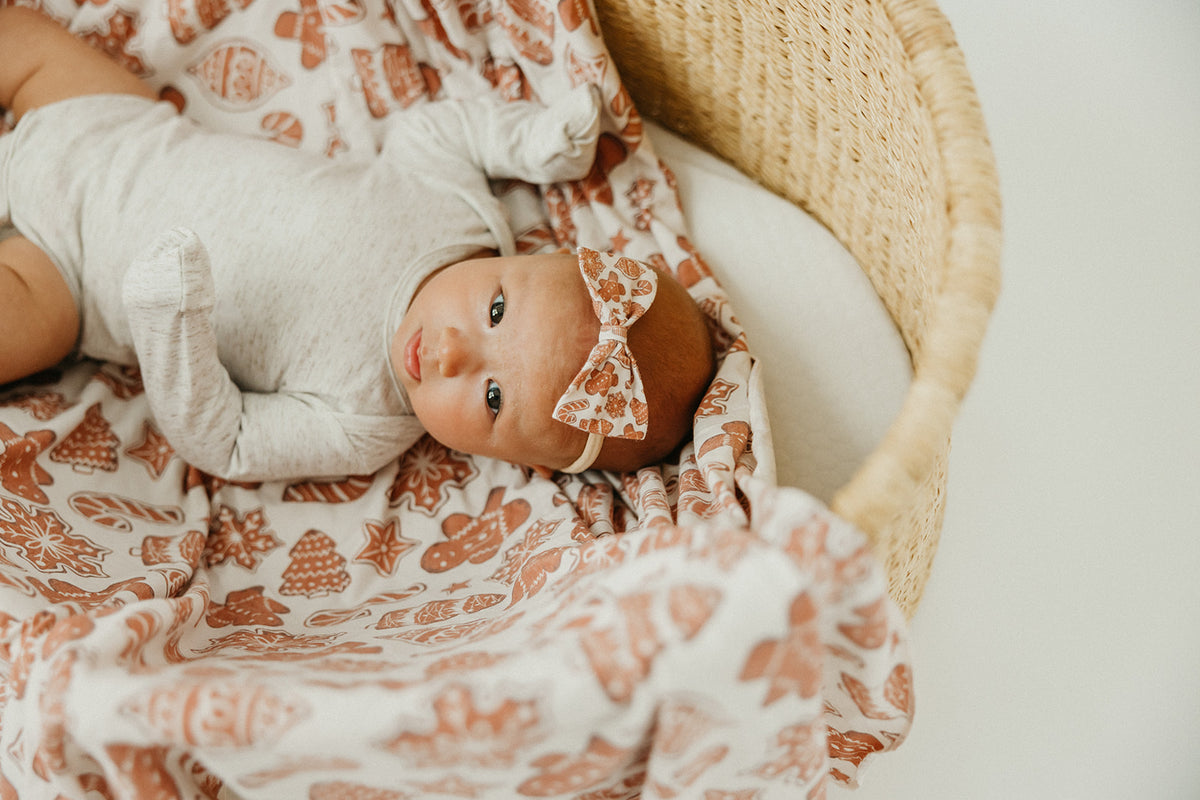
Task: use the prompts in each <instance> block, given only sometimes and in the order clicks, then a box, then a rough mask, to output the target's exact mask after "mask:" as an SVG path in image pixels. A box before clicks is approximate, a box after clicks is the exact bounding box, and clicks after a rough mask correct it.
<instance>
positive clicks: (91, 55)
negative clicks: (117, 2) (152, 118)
mask: <svg viewBox="0 0 1200 800" xmlns="http://www.w3.org/2000/svg"><path fill="white" fill-rule="evenodd" d="M0 53H2V54H3V55H0V107H3V108H7V109H9V110H10V111H12V112H13V114H14V115H16V117H17V119H20V118H21V116H22V115H24V113H25V112H26V111H29V110H30V109H33V108H37V107H38V106H43V105H46V104H47V103H53V102H54V101H56V100H66V99H68V98H70V97H78V96H80V95H86V94H111V93H116V94H136V95H142V96H143V97H149V98H151V99H153V98H154V96H155V95H154V92H153V91H152V90H151V89H150V87H149V86H148V85H147V84H146V83H144V82H143V81H142V80H141V79H140V78H138V77H137V76H136V75H134V74H133V73H131V72H129V71H128V70H126V69H125V68H124V67H122V66H121V65H119V64H117V63H116V62H115V61H113V60H111V59H110V58H108V56H106V55H104V54H103V53H101V52H100V51H99V50H96V49H95V48H93V47H91V46H89V45H87V44H84V43H83V42H81V41H80V40H79V39H76V38H75V37H74V36H72V35H71V34H70V33H68V32H67V31H66V30H65V29H64V28H62V27H61V26H60V25H58V24H57V23H56V22H54V21H53V20H51V19H49V18H48V17H46V16H44V15H43V14H41V13H39V12H37V11H33V10H31V9H28V8H22V7H16V6H9V7H5V8H0Z"/></svg>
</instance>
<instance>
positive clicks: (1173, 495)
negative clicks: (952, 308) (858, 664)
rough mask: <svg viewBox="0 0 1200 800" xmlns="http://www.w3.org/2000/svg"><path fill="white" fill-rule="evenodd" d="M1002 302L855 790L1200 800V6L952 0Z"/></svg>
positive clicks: (1036, 799) (870, 794) (947, 0)
mask: <svg viewBox="0 0 1200 800" xmlns="http://www.w3.org/2000/svg"><path fill="white" fill-rule="evenodd" d="M941 7H942V10H943V11H944V12H945V13H946V15H947V16H948V17H949V19H950V22H951V24H952V25H953V26H954V29H955V32H956V35H957V38H958V41H959V44H960V45H961V46H962V48H963V51H964V52H965V54H966V58H967V64H968V67H969V68H970V70H971V73H972V76H973V78H974V80H975V85H976V88H977V90H978V93H979V96H980V99H981V101H982V103H983V108H984V113H985V115H986V119H987V122H988V128H989V132H990V135H991V139H992V143H993V147H994V149H995V153H996V157H997V160H998V163H999V169H1000V179H1001V187H1002V193H1003V197H1004V222H1005V245H1004V259H1003V265H1004V273H1005V277H1004V280H1005V288H1004V292H1003V294H1002V296H1001V300H1000V304H999V306H998V308H997V311H996V315H995V317H994V321H993V326H992V328H991V329H990V331H989V334H988V340H987V342H986V345H985V347H984V352H983V355H982V359H981V365H980V372H979V376H978V379H977V382H976V384H975V386H974V387H973V389H972V392H971V394H970V395H969V397H968V399H967V402H966V405H965V408H964V410H963V413H962V416H961V417H960V419H959V422H958V424H957V426H956V429H955V446H954V452H953V455H952V457H951V467H950V468H951V473H950V486H949V495H948V505H947V513H946V523H945V528H944V531H943V535H942V543H941V547H940V549H939V552H938V555H937V560H936V563H935V566H934V572H933V576H932V578H931V580H930V582H929V585H928V589H927V591H926V595H925V599H924V602H923V604H922V605H921V607H920V608H919V609H918V612H917V615H916V619H915V621H914V625H913V640H914V646H915V651H916V652H915V678H916V692H917V694H916V701H917V713H916V722H915V725H914V728H913V731H912V734H911V735H910V737H909V739H908V741H907V742H906V743H905V744H904V745H903V746H902V747H901V748H900V749H899V750H898V751H896V752H895V753H893V754H890V755H888V756H886V757H884V758H882V759H881V760H880V761H879V762H878V763H876V764H875V765H874V766H873V768H872V770H871V771H870V772H869V773H868V774H867V775H866V781H865V784H864V786H863V788H862V789H860V790H859V791H858V792H856V793H854V794H849V793H845V792H842V791H834V792H832V793H831V796H832V797H836V798H848V797H855V798H860V800H876V799H879V798H889V799H890V800H896V799H899V800H907V799H908V798H934V799H935V800H941V799H942V798H970V799H972V800H974V799H975V798H997V799H999V798H1004V799H1005V800H1008V799H1009V798H1019V799H1020V800H1042V799H1043V798H1045V800H1051V799H1053V800H1063V799H1064V798H1080V799H1081V800H1107V798H1113V799H1114V800H1116V798H1121V799H1122V800H1124V799H1125V798H1151V799H1153V800H1159V799H1160V798H1164V799H1167V800H1174V799H1175V798H1180V799H1181V800H1194V799H1195V798H1200V2H1198V1H1197V0H1148V2H1144V3H1142V2H1139V3H1134V2H1129V0H1056V2H1043V0H1037V2H1034V1H1033V0H1006V1H1005V2H983V0H942V1H941Z"/></svg>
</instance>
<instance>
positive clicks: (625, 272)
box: [554, 247, 658, 472]
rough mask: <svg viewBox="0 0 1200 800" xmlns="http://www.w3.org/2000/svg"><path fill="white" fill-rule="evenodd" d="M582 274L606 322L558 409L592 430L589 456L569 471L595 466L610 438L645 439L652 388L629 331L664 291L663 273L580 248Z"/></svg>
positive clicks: (602, 322) (557, 415)
mask: <svg viewBox="0 0 1200 800" xmlns="http://www.w3.org/2000/svg"><path fill="white" fill-rule="evenodd" d="M579 271H580V273H582V275H583V283H584V285H585V286H587V290H588V294H590V295H591V297H592V309H593V310H594V311H595V312H596V317H597V319H599V320H600V340H599V341H598V342H597V343H596V346H595V347H593V348H592V352H591V353H590V354H589V355H588V359H587V362H586V363H585V364H584V365H583V369H581V370H580V371H579V374H577V375H576V376H575V379H574V380H573V381H571V385H570V386H569V387H567V391H566V392H565V393H564V394H563V396H562V397H560V398H559V399H558V405H556V406H555V407H554V418H555V419H557V420H559V421H561V422H565V423H567V424H568V425H571V426H572V427H575V428H579V429H580V430H581V431H586V432H587V434H588V440H587V444H586V445H585V446H584V448H583V453H582V454H581V455H580V456H579V458H577V459H575V462H574V463H573V464H571V465H570V466H569V467H567V468H566V469H564V470H562V471H563V472H583V471H584V470H585V469H587V468H588V467H590V466H591V465H592V462H594V461H595V460H596V456H598V455H599V454H600V448H601V447H602V446H603V445H604V437H606V436H611V437H614V438H619V439H643V438H645V436H646V429H647V427H648V423H649V419H650V413H649V411H650V409H649V405H648V404H647V403H646V390H645V388H644V387H643V386H642V376H641V373H640V372H639V371H638V366H637V361H636V360H635V359H634V357H633V353H632V352H631V351H630V349H629V327H630V326H631V325H633V323H635V322H637V321H638V319H640V318H641V316H642V315H643V314H645V313H646V310H647V309H648V308H650V304H651V303H653V302H654V296H655V294H656V293H657V292H658V273H656V272H655V271H654V270H653V269H651V268H650V267H648V266H646V265H645V264H642V263H640V262H638V261H634V260H633V259H632V258H626V257H624V256H617V255H612V254H610V253H600V252H597V251H595V250H590V249H588V248H586V247H581V248H579Z"/></svg>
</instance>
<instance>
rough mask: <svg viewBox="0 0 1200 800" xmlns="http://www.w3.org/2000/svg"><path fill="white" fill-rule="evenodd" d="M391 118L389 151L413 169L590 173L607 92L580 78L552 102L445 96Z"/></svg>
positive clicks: (530, 177)
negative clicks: (602, 96) (580, 83)
mask: <svg viewBox="0 0 1200 800" xmlns="http://www.w3.org/2000/svg"><path fill="white" fill-rule="evenodd" d="M389 125H390V127H389V128H388V132H387V135H386V138H385V140H384V145H383V151H382V154H383V156H384V158H386V159H387V160H389V161H391V162H392V163H394V164H397V165H400V166H403V167H405V168H407V169H417V170H429V169H430V168H431V166H432V167H433V168H434V169H437V168H439V167H441V168H442V169H446V170H449V171H450V172H451V174H453V172H455V171H461V170H463V169H464V168H466V169H474V170H476V171H479V172H483V173H484V174H486V175H488V176H489V177H493V178H518V179H520V180H524V181H529V182H530V183H555V182H558V181H573V180H579V179H581V178H583V177H584V176H586V175H587V173H588V172H589V171H590V170H591V168H592V162H593V161H594V160H595V154H596V141H597V139H598V137H599V135H600V93H599V90H598V89H596V87H594V86H591V85H584V86H580V87H577V88H575V89H572V90H571V91H570V92H569V93H567V94H566V95H564V96H563V97H562V98H560V99H559V100H557V101H556V102H555V103H554V104H552V105H550V106H544V105H541V104H538V103H532V102H528V101H523V100H518V101H513V102H502V101H500V100H497V99H495V98H491V97H477V98H470V99H462V100H441V101H437V102H432V103H426V104H425V105H422V106H418V107H415V108H412V109H410V110H408V111H406V112H404V113H403V114H394V115H392V117H391V119H390V122H389Z"/></svg>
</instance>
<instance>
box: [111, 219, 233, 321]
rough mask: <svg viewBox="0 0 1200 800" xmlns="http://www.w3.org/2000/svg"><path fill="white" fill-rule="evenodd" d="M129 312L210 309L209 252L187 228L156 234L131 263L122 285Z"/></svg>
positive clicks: (211, 292)
mask: <svg viewBox="0 0 1200 800" xmlns="http://www.w3.org/2000/svg"><path fill="white" fill-rule="evenodd" d="M122 299H123V300H124V302H125V308H126V309H127V310H128V311H129V312H130V313H136V312H137V311H139V310H151V309H155V310H159V311H165V310H168V309H171V310H173V311H176V312H178V313H180V314H184V313H187V312H189V311H209V310H211V309H212V307H213V300H214V292H213V282H212V270H211V267H210V264H209V261H208V251H207V250H205V249H204V245H203V244H202V243H201V242H200V237H198V236H197V235H196V234H195V233H193V232H192V231H190V230H188V229H187V228H172V229H171V230H169V231H167V232H166V233H164V234H163V235H161V236H159V237H158V238H157V239H156V240H155V241H154V244H152V245H151V246H150V248H149V249H148V250H146V251H145V252H144V253H143V254H142V255H141V256H140V257H139V258H137V259H135V260H134V262H133V263H132V264H130V266H129V269H128V271H126V273H125V280H124V284H123V285H122Z"/></svg>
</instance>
